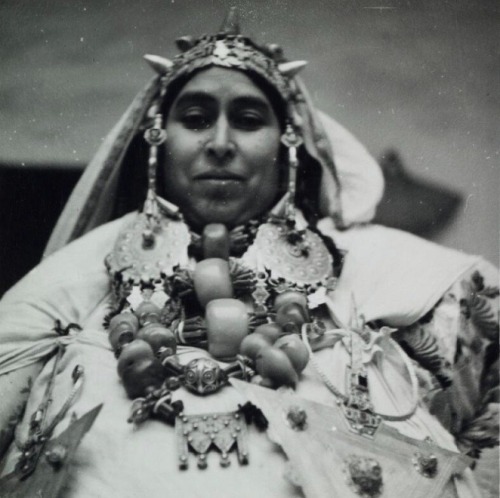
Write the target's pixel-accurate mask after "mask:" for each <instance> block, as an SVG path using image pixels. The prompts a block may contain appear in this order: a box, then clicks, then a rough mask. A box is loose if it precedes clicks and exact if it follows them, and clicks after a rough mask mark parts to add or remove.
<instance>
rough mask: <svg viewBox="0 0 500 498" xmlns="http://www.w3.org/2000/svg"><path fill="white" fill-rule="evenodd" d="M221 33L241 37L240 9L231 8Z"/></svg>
mask: <svg viewBox="0 0 500 498" xmlns="http://www.w3.org/2000/svg"><path fill="white" fill-rule="evenodd" d="M219 33H224V34H226V35H239V34H241V29H240V16H239V14H238V9H237V8H236V7H231V8H230V9H229V12H228V13H227V16H226V18H225V19H224V22H223V23H222V26H221V27H220V30H219Z"/></svg>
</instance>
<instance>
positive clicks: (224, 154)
mask: <svg viewBox="0 0 500 498" xmlns="http://www.w3.org/2000/svg"><path fill="white" fill-rule="evenodd" d="M166 130H167V141H166V147H165V151H166V152H165V162H164V164H165V166H164V178H165V185H164V192H165V195H166V197H167V199H168V200H170V201H172V202H173V203H175V204H177V206H179V208H180V209H181V211H182V213H183V214H184V216H185V217H186V219H187V221H188V222H189V223H190V224H191V225H193V226H194V227H197V228H201V227H203V226H205V225H206V224H207V223H224V224H225V225H227V226H228V227H233V226H235V225H237V224H240V223H243V222H245V221H248V220H249V219H251V218H253V217H255V216H258V215H260V214H262V213H264V212H265V211H266V210H268V209H269V208H270V207H271V206H272V204H273V202H274V201H275V199H276V197H277V194H278V191H279V183H280V182H279V177H280V175H279V167H278V155H279V148H280V136H281V130H280V126H279V122H278V119H277V117H276V115H275V113H274V110H273V108H272V106H271V103H270V102H269V99H268V98H267V96H266V95H265V94H264V93H263V91H262V90H261V89H260V88H258V87H257V86H256V85H255V84H254V83H253V82H252V80H250V78H248V77H247V76H246V75H245V74H243V73H242V72H239V71H234V70H230V69H224V68H216V67H214V68H210V69H206V70H204V71H201V72H199V73H197V74H196V75H195V76H194V77H193V78H192V79H191V80H189V81H188V82H187V83H186V85H185V86H184V87H183V88H182V90H181V91H180V93H179V95H178V96H177V98H176V99H175V100H174V102H173V104H172V106H171V108H170V112H169V114H168V117H167V123H166Z"/></svg>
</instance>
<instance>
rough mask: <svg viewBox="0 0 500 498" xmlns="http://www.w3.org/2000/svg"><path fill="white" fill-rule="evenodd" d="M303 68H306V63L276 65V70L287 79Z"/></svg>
mask: <svg viewBox="0 0 500 498" xmlns="http://www.w3.org/2000/svg"><path fill="white" fill-rule="evenodd" d="M305 66H307V61H291V62H282V63H281V64H278V70H279V72H280V73H281V74H283V75H284V76H288V78H293V77H294V76H295V75H296V74H298V73H299V72H300V71H301V70H302V69H303V68H304V67H305Z"/></svg>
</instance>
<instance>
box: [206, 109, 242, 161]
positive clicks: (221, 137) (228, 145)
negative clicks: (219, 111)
mask: <svg viewBox="0 0 500 498" xmlns="http://www.w3.org/2000/svg"><path fill="white" fill-rule="evenodd" d="M211 133H212V135H211V136H210V138H209V140H208V142H207V144H206V151H207V154H208V155H210V156H212V157H214V158H216V159H218V160H227V159H230V158H232V157H233V156H234V153H235V151H236V146H235V144H234V142H233V137H232V133H231V125H230V123H229V122H228V120H227V118H226V117H225V116H223V115H221V116H219V118H218V119H217V121H216V122H215V123H214V125H213V127H212V129H211Z"/></svg>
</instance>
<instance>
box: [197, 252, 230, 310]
mask: <svg viewBox="0 0 500 498" xmlns="http://www.w3.org/2000/svg"><path fill="white" fill-rule="evenodd" d="M193 281H194V289H195V291H196V296H197V298H198V301H199V302H200V304H201V305H202V306H203V307H205V306H206V305H207V304H208V303H209V302H210V301H212V300H214V299H222V298H230V297H233V285H232V283H231V277H230V274H229V263H228V262H227V261H225V260H223V259H221V258H208V259H204V260H203V261H200V262H198V263H197V264H196V267H195V269H194V275H193Z"/></svg>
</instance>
